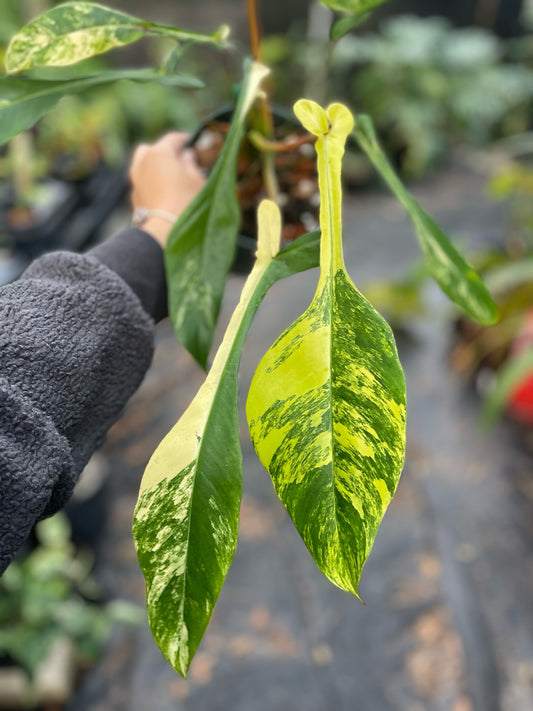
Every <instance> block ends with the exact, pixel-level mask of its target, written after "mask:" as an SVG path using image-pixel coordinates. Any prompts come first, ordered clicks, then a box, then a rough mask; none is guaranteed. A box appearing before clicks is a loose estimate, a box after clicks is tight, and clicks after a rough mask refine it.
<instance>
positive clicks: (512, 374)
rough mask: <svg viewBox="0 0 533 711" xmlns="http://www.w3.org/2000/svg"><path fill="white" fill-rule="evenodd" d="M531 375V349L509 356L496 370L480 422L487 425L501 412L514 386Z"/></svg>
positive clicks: (532, 364) (512, 392)
mask: <svg viewBox="0 0 533 711" xmlns="http://www.w3.org/2000/svg"><path fill="white" fill-rule="evenodd" d="M528 376H533V350H532V349H528V350H525V351H523V352H522V353H519V354H517V355H515V356H512V357H511V358H509V360H507V361H506V363H504V365H503V366H502V367H501V368H500V370H499V371H498V376H497V380H496V387H495V388H494V389H493V390H492V392H491V393H490V394H489V396H488V397H487V399H486V400H485V403H484V405H483V411H482V415H481V422H482V424H483V425H485V426H489V425H491V424H493V423H494V421H495V420H496V419H497V418H498V417H499V416H500V415H501V414H502V412H503V411H504V410H505V407H506V406H507V404H508V403H509V401H510V400H511V398H512V396H513V394H514V392H515V390H516V388H517V387H518V386H519V385H520V384H521V383H522V382H523V381H524V380H525V379H526V378H527V377H528Z"/></svg>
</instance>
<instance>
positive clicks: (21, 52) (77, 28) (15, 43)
mask: <svg viewBox="0 0 533 711" xmlns="http://www.w3.org/2000/svg"><path fill="white" fill-rule="evenodd" d="M147 34H156V35H164V36H166V37H172V38H174V39H177V40H186V41H194V42H212V43H215V44H221V43H222V42H223V41H224V40H225V39H226V37H227V35H228V29H227V27H226V26H223V27H221V28H219V30H218V31H217V32H215V33H214V34H212V35H202V34H199V33H196V32H188V31H186V30H180V29H178V28H177V27H169V26H166V25H158V24H156V23H153V22H147V21H146V20H141V19H139V18H138V17H133V15H128V14H126V13H124V12H119V11H117V10H113V9H111V8H108V7H104V6H103V5H99V4H97V3H93V2H66V3H63V4H62V5H58V6H57V7H54V8H52V9H51V10H48V11H47V12H45V13H43V14H42V15H39V17H36V18H35V19H34V20H32V21H31V22H30V23H29V24H27V25H25V26H24V27H23V28H22V29H20V30H19V31H18V32H17V34H16V35H15V36H14V37H13V38H12V39H11V42H10V43H9V46H8V48H7V53H6V59H5V64H6V69H7V71H8V73H10V74H12V73H15V72H21V71H24V70H27V69H32V68H33V67H43V66H48V67H60V66H66V65H68V64H75V63H76V62H79V61H81V60H82V59H87V58H88V57H94V56H95V55H97V54H103V53H104V52H108V51H109V50H110V49H113V48H115V47H122V46H124V45H127V44H131V43H132V42H136V41H137V40H139V39H140V38H141V37H144V36H145V35H147Z"/></svg>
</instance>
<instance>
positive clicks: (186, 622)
mask: <svg viewBox="0 0 533 711" xmlns="http://www.w3.org/2000/svg"><path fill="white" fill-rule="evenodd" d="M258 221H259V240H258V251H257V257H256V262H255V266H254V268H253V270H252V272H251V273H250V276H249V277H248V279H247V281H246V284H245V286H244V288H243V291H242V294H241V299H240V302H239V304H238V306H237V308H236V309H235V311H234V313H233V316H232V318H231V321H230V323H229V325H228V328H227V330H226V334H225V336H224V339H223V342H222V344H221V346H220V348H219V349H218V352H217V354H216V357H215V360H214V363H213V367H212V368H211V370H210V371H209V375H208V376H207V378H206V380H205V382H204V384H203V385H202V387H201V388H200V390H199V391H198V393H197V394H196V396H195V398H194V400H193V401H192V403H191V404H190V405H189V407H188V408H187V410H186V411H185V413H184V414H183V416H182V417H181V418H180V420H179V421H178V423H177V424H176V425H175V427H174V428H173V429H172V430H171V431H170V433H169V434H168V435H167V436H166V437H165V439H164V440H163V441H162V442H161V444H160V445H159V447H158V448H157V450H156V451H155V453H154V455H153V456H152V458H151V460H150V462H149V464H148V466H147V468H146V471H145V474H144V477H143V480H142V482H141V489H140V493H139V500H138V503H137V507H136V509H135V516H134V522H133V536H134V539H135V543H136V546H137V553H138V556H139V563H140V566H141V569H142V571H143V573H144V575H145V577H146V581H147V605H148V619H149V622H150V627H151V630H152V633H153V635H154V638H155V639H156V641H157V644H158V645H159V647H160V649H161V651H162V652H163V654H164V655H165V657H166V658H167V659H168V661H169V662H170V664H171V665H172V666H173V667H174V669H176V671H178V672H179V673H180V674H182V675H184V676H185V675H186V673H187V669H188V667H189V664H190V662H191V660H192V658H193V656H194V653H195V652H196V649H197V647H198V645H199V643H200V640H201V639H202V636H203V634H204V632H205V629H206V627H207V625H208V623H209V619H210V617H211V613H212V611H213V608H214V606H215V603H216V600H217V598H218V595H219V593H220V590H221V588H222V585H223V583H224V579H225V577H226V574H227V572H228V569H229V566H230V565H231V561H232V559H233V554H234V552H235V546H236V543H237V531H238V523H239V508H240V500H241V489H242V455H241V450H240V443H239V418H238V385H237V373H238V368H239V361H240V357H241V350H242V347H243V344H244V340H245V337H246V333H247V331H248V328H249V326H250V323H251V321H252V319H253V316H254V314H255V312H256V310H257V308H258V306H259V304H260V303H261V301H262V299H263V297H264V296H265V294H266V292H267V290H268V289H269V288H270V286H271V285H272V284H273V283H274V282H275V281H277V280H278V279H280V278H282V277H285V276H289V275H290V274H294V273H296V272H298V271H302V270H304V269H308V268H310V267H313V266H317V265H318V253H319V240H318V236H317V235H316V234H315V235H305V236H304V237H302V238H300V239H299V240H297V241H296V242H294V243H293V244H291V245H290V247H288V248H287V249H286V250H283V251H282V252H280V253H279V254H277V251H278V249H279V241H280V235H281V218H280V214H279V210H278V208H277V207H276V205H275V204H274V203H272V202H268V201H265V202H263V203H262V204H261V206H260V208H259V216H258ZM276 254H277V256H276Z"/></svg>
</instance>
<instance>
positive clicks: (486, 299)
mask: <svg viewBox="0 0 533 711" xmlns="http://www.w3.org/2000/svg"><path fill="white" fill-rule="evenodd" d="M353 135H354V138H355V139H356V141H357V142H358V143H359V145H360V146H361V148H362V149H363V151H364V152H365V153H366V155H367V156H368V158H369V159H370V161H371V162H372V163H373V165H374V167H375V168H376V170H377V171H378V172H379V174H380V175H381V176H382V178H383V179H384V180H385V182H386V183H387V184H388V186H389V187H390V189H391V190H392V192H393V193H394V194H395V195H396V197H397V198H398V200H399V201H400V202H401V204H402V205H403V207H404V209H405V211H406V212H407V214H408V215H409V217H410V218H411V221H412V223H413V226H414V228H415V232H416V234H417V237H418V241H419V243H420V247H421V248H422V251H423V253H424V255H425V257H426V264H427V267H428V271H429V272H430V274H431V275H432V277H433V278H434V279H435V281H436V282H437V284H438V285H439V286H440V288H441V289H442V290H443V291H444V293H445V294H447V296H449V298H450V299H451V300H452V301H453V302H455V303H456V304H457V305H458V306H460V307H461V308H462V309H463V311H464V312H465V313H467V314H468V315H469V316H470V317H471V318H473V319H475V320H476V321H479V322H480V323H483V324H491V323H494V322H495V321H497V320H498V307H497V306H496V304H495V303H494V301H493V299H492V296H491V295H490V293H489V291H488V289H487V287H486V286H485V283H484V282H483V279H482V278H481V277H480V275H479V274H478V273H477V272H476V270H475V269H474V268H473V267H472V266H471V265H470V264H468V263H467V261H466V260H465V259H464V257H463V256H462V254H461V253H460V252H459V251H458V249H457V248H456V247H455V246H454V245H453V244H452V242H451V241H450V240H449V239H448V237H447V236H446V235H445V234H444V232H443V231H442V230H441V228H440V227H439V226H438V225H437V224H436V223H435V222H434V221H433V220H432V218H431V217H430V216H429V215H428V214H427V213H426V212H424V210H423V209H422V208H421V207H420V205H419V204H418V203H417V202H416V200H415V199H414V198H413V197H412V196H411V195H410V194H409V192H408V191H407V190H406V188H405V186H404V185H403V183H402V182H401V180H400V179H399V178H398V176H397V175H396V173H395V171H394V169H393V167H392V165H391V164H390V162H389V160H388V159H387V156H386V155H385V153H384V152H383V149H382V148H381V146H380V145H379V142H378V140H377V137H376V132H375V130H374V126H373V124H372V120H371V119H370V117H369V116H365V115H361V116H357V117H356V123H355V129H354V132H353Z"/></svg>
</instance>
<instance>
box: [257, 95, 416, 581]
mask: <svg viewBox="0 0 533 711" xmlns="http://www.w3.org/2000/svg"><path fill="white" fill-rule="evenodd" d="M295 113H296V115H297V116H298V118H299V119H300V121H301V122H302V123H303V125H304V127H305V128H306V129H307V130H308V131H310V132H311V133H313V134H314V135H315V136H316V137H317V142H316V149H317V154H318V169H319V183H320V193H321V213H320V227H321V231H322V237H321V253H320V278H319V282H318V286H317V290H316V293H315V296H314V298H313V301H312V303H311V305H310V307H309V308H308V309H307V311H306V312H305V313H304V314H303V315H302V316H301V317H300V318H299V319H298V320H297V321H296V322H295V323H294V324H293V325H292V326H291V327H290V328H289V329H288V330H287V331H285V332H284V333H283V334H282V335H281V336H280V337H279V338H278V340H277V341H276V342H275V343H274V345H273V346H272V347H271V348H270V350H269V351H268V352H267V353H266V355H265V356H264V357H263V359H262V360H261V362H260V364H259V366H258V368H257V370H256V373H255V375H254V378H253V381H252V385H251V388H250V392H249V395H248V401H247V416H248V422H249V426H250V433H251V436H252V441H253V444H254V447H255V449H256V452H257V454H258V456H259V458H260V459H261V461H262V463H263V464H264V466H265V467H266V468H267V469H268V471H269V472H270V475H271V477H272V480H273V482H274V486H275V488H276V492H277V493H278V496H279V497H280V499H281V500H282V502H283V503H284V505H285V506H286V508H287V510H288V511H289V513H290V515H291V517H292V519H293V521H294V524H295V526H296V528H297V529H298V531H299V533H300V535H301V536H302V538H303V540H304V541H305V544H306V545H307V547H308V549H309V551H310V553H311V555H312V556H313V558H314V559H315V561H316V563H317V565H318V567H319V568H320V570H322V572H323V573H324V574H325V575H326V576H327V577H328V578H329V579H330V580H331V581H332V582H334V583H335V584H336V585H338V586H339V587H340V588H342V589H344V590H347V591H349V592H352V593H354V594H357V590H358V585H359V579H360V576H361V571H362V568H363V565H364V563H365V561H366V559H367V556H368V554H369V552H370V549H371V547H372V544H373V542H374V538H375V535H376V532H377V529H378V526H379V524H380V522H381V519H382V517H383V514H384V513H385V510H386V508H387V506H388V504H389V502H390V500H391V498H392V496H393V494H394V492H395V490H396V486H397V484H398V480H399V476H400V472H401V469H402V465H403V459H404V450H405V381H404V376H403V371H402V368H401V365H400V362H399V360H398V354H397V350H396V346H395V343H394V338H393V335H392V332H391V330H390V328H389V326H388V325H387V324H386V323H385V321H384V320H383V319H382V318H381V316H380V315H379V314H378V313H377V312H376V311H375V310H374V309H373V307H372V306H371V305H370V304H369V303H368V302H367V301H366V300H365V298H364V297H363V296H362V295H361V293H360V292H359V291H358V290H357V289H356V288H355V286H354V285H353V284H352V282H351V280H350V278H349V276H348V274H347V273H346V269H345V267H344V260H343V252H342V221H341V208H342V191H341V162H342V156H343V153H344V146H345V142H346V138H347V136H348V134H349V133H350V131H351V130H352V127H353V118H352V116H351V114H350V112H349V111H348V109H346V108H345V107H344V106H342V105H341V104H333V105H331V106H330V107H329V108H328V110H327V111H324V109H322V108H321V107H320V106H319V105H318V104H315V103H314V102H311V101H299V102H298V103H297V104H296V105H295Z"/></svg>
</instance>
